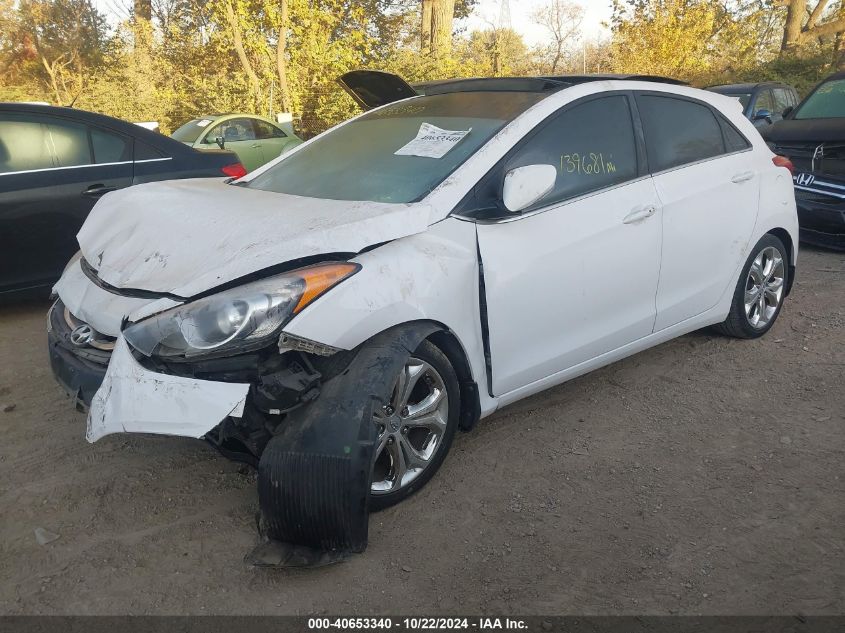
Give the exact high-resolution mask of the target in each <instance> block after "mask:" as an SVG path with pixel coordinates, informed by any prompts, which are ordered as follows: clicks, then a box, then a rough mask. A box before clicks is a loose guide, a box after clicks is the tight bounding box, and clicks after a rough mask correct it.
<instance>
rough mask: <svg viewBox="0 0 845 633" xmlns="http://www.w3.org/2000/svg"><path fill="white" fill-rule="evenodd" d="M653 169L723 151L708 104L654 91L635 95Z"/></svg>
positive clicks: (650, 165)
mask: <svg viewBox="0 0 845 633" xmlns="http://www.w3.org/2000/svg"><path fill="white" fill-rule="evenodd" d="M637 105H638V107H639V110H640V118H641V119H642V123H643V130H644V132H645V138H646V148H647V150H648V161H649V167H650V169H651V171H652V173H656V172H660V171H665V170H667V169H672V168H674V167H679V166H681V165H687V164H689V163H695V162H697V161H700V160H705V159H708V158H713V157H714V156H719V155H720V154H724V153H725V142H724V139H723V138H722V130H721V127H720V125H719V122H718V121H717V120H716V117H715V116H714V115H713V112H712V111H711V110H710V108H708V107H707V106H705V105H703V104H700V103H695V102H693V101H687V100H683V99H676V98H673V97H663V96H654V95H640V96H638V97H637Z"/></svg>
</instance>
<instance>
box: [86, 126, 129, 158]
mask: <svg viewBox="0 0 845 633" xmlns="http://www.w3.org/2000/svg"><path fill="white" fill-rule="evenodd" d="M91 147H92V148H93V149H94V162H95V163H97V164H101V163H118V162H120V161H126V160H130V149H129V147H130V146H129V142H128V140H127V139H126V138H125V137H123V136H118V135H117V134H112V133H110V132H106V131H105V130H101V129H99V128H95V127H92V128H91Z"/></svg>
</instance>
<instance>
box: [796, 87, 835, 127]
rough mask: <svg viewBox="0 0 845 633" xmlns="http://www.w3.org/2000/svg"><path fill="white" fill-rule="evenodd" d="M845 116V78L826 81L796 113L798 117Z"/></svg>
mask: <svg viewBox="0 0 845 633" xmlns="http://www.w3.org/2000/svg"><path fill="white" fill-rule="evenodd" d="M842 117H845V79H836V80H834V81H826V82H825V83H823V84H822V85H821V86H819V87H818V88H817V89H816V91H815V92H814V93H813V94H811V95H810V96H809V97H807V100H806V101H805V102H804V103H803V104H802V105H801V107H800V108H798V111H797V112H796V113H795V117H794V118H796V119H839V118H842Z"/></svg>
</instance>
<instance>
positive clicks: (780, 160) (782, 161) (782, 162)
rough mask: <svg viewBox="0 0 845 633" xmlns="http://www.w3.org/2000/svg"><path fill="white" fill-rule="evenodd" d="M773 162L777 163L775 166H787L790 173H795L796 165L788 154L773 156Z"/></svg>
mask: <svg viewBox="0 0 845 633" xmlns="http://www.w3.org/2000/svg"><path fill="white" fill-rule="evenodd" d="M772 162H773V163H774V164H775V167H786V168H787V169H788V170H789V173H790V174H792V175H793V176H794V175H795V165H793V164H792V161H791V160H789V159H788V158H787V157H786V156H775V157H774V158H772Z"/></svg>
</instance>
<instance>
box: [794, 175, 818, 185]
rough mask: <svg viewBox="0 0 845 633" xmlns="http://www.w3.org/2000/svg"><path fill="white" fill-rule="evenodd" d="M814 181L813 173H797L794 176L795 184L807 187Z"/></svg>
mask: <svg viewBox="0 0 845 633" xmlns="http://www.w3.org/2000/svg"><path fill="white" fill-rule="evenodd" d="M815 181H816V177H815V176H813V174H798V175H797V176H796V177H795V184H797V185H798V186H800V187H809V186H810V185H812V184H813V183H814V182H815Z"/></svg>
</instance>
